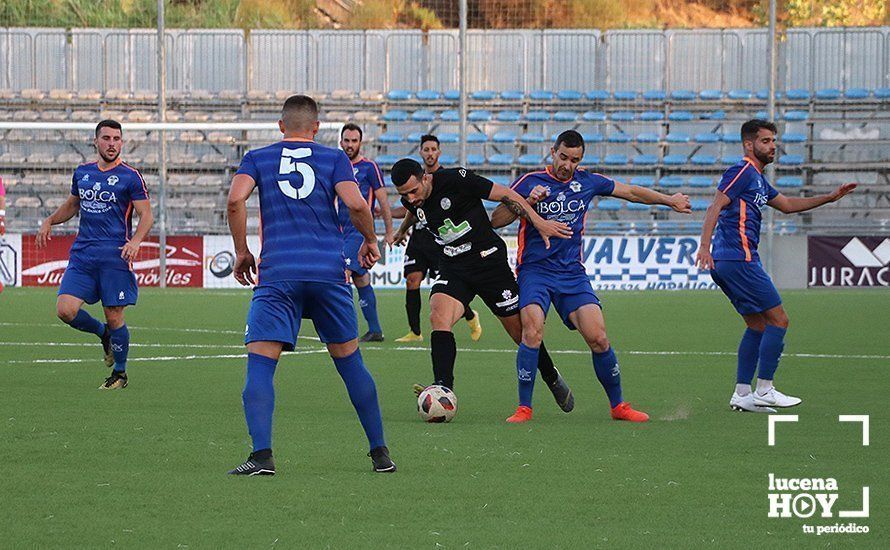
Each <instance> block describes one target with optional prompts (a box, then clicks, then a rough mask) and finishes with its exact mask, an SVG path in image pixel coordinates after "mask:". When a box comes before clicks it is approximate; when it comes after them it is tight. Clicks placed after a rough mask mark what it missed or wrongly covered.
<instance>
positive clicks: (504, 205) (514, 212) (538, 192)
mask: <svg viewBox="0 0 890 550" xmlns="http://www.w3.org/2000/svg"><path fill="white" fill-rule="evenodd" d="M548 194H549V193H548V192H547V188H546V187H544V186H543V185H536V186H535V188H534V189H532V192H531V194H529V196H528V198H527V199H525V201H526V202H527V203H528V204H529V205H530V206H534V205H536V204H537V203H538V201H540V200H541V199H543V198H545V197H547V195H548ZM524 217H525V211H524V210H522V207H520V206H519V205H517V204H515V203H513V202H512V201H510V200H509V199H507V202H505V201H504V199H501V204H500V205H499V206H498V207H497V208H495V209H494V212H492V213H491V226H492V227H494V228H495V229H498V228H501V227H506V226H508V225H510V224H511V223H513V222H514V221H515V220H516V218H524Z"/></svg>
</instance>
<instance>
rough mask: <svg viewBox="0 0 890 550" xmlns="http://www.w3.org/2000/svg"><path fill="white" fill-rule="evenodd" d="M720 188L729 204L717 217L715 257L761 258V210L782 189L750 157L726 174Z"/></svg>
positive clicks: (713, 247)
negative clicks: (758, 252) (774, 185)
mask: <svg viewBox="0 0 890 550" xmlns="http://www.w3.org/2000/svg"><path fill="white" fill-rule="evenodd" d="M717 189H718V190H719V191H722V192H723V193H724V194H725V195H726V196H727V197H729V199H730V203H729V206H727V207H726V208H724V209H723V210H721V211H720V216H719V217H718V218H717V227H716V229H715V230H714V240H713V242H712V245H711V256H712V257H713V258H714V259H715V260H740V261H745V262H750V261H752V260H758V259H759V256H758V255H757V244H758V243H759V242H760V221H761V217H762V213H761V211H762V210H763V208H764V207H765V206H766V203H768V202H769V201H771V200H773V199H774V198H775V197H776V195H778V194H779V192H778V191H776V190H775V189H774V188H773V186H772V185H770V184H769V182H768V181H766V178H765V177H764V176H763V174H761V173H760V170H758V169H757V167H756V166H755V165H754V164H753V163H752V162H751V161H750V159H748V158H747V157H746V158H744V159H742V161H741V162H739V163H738V164H736V165H735V166H732V167H731V168H730V169H729V170H727V171H726V172H724V173H723V177H722V178H721V179H720V183H719V184H718V185H717Z"/></svg>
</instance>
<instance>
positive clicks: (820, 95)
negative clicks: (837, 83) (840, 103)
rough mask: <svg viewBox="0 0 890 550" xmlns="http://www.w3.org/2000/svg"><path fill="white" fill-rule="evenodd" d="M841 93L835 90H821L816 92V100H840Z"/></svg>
mask: <svg viewBox="0 0 890 550" xmlns="http://www.w3.org/2000/svg"><path fill="white" fill-rule="evenodd" d="M840 97H841V91H840V90H838V89H837V88H822V89H821V90H816V99H821V100H832V99H840Z"/></svg>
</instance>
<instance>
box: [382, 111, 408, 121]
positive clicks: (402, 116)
mask: <svg viewBox="0 0 890 550" xmlns="http://www.w3.org/2000/svg"><path fill="white" fill-rule="evenodd" d="M381 118H382V119H383V120H384V121H386V122H404V121H406V120H408V112H407V111H400V110H395V111H387V112H385V113H383V117H381Z"/></svg>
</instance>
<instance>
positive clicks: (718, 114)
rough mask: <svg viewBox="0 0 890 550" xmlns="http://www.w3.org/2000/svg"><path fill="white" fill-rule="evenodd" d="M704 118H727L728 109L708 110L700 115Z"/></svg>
mask: <svg viewBox="0 0 890 550" xmlns="http://www.w3.org/2000/svg"><path fill="white" fill-rule="evenodd" d="M699 116H700V117H701V119H702V120H726V111H723V110H717V111H706V112H704V113H701V114H700V115H699Z"/></svg>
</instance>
